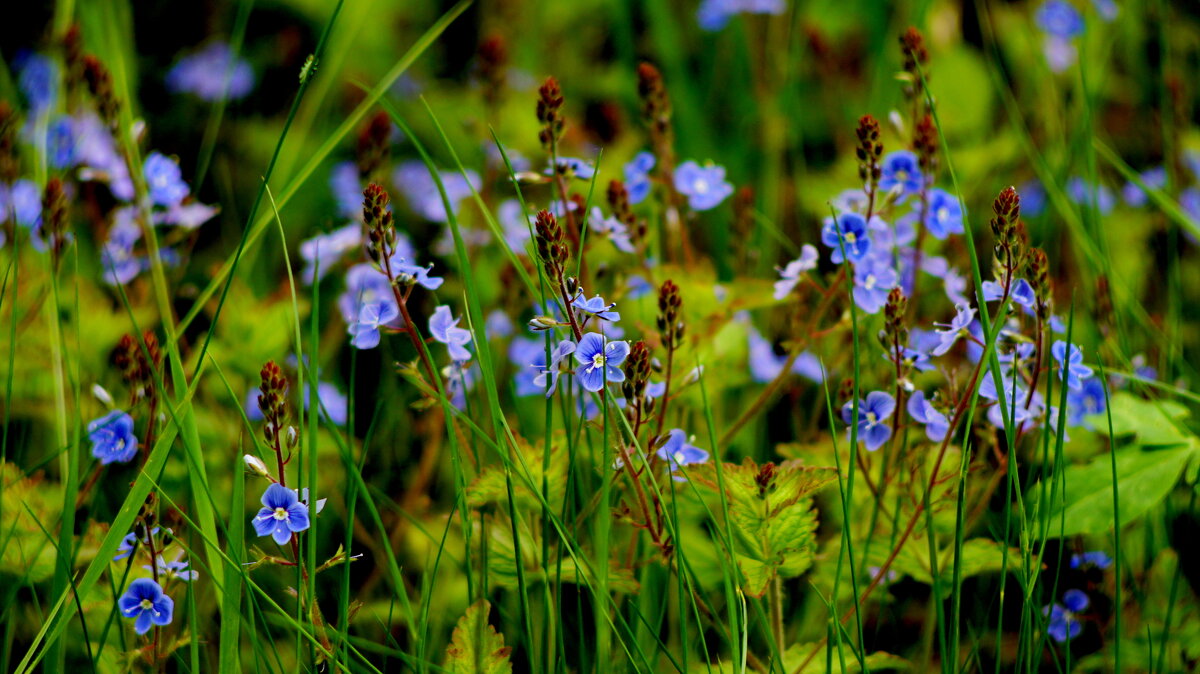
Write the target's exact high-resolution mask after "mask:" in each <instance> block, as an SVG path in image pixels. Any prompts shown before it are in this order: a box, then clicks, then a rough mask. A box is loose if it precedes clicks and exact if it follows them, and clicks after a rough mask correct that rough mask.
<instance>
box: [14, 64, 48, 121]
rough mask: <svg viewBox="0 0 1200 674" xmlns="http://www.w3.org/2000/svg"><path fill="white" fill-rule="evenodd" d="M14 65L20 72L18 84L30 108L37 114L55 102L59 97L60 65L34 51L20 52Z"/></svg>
mask: <svg viewBox="0 0 1200 674" xmlns="http://www.w3.org/2000/svg"><path fill="white" fill-rule="evenodd" d="M14 65H15V66H16V69H17V71H18V72H19V73H20V74H19V75H18V76H17V85H18V86H20V88H21V93H22V94H24V95H25V100H26V102H28V103H29V109H30V110H31V111H32V112H33V113H34V114H35V115H36V114H40V113H41V112H42V111H43V110H46V109H47V108H49V107H50V106H51V105H53V104H54V99H56V98H57V97H58V66H57V65H55V63H54V61H52V60H50V59H49V58H47V57H45V56H42V55H41V54H37V53H34V52H25V53H23V54H19V55H18V56H17V58H16V60H15V63H14Z"/></svg>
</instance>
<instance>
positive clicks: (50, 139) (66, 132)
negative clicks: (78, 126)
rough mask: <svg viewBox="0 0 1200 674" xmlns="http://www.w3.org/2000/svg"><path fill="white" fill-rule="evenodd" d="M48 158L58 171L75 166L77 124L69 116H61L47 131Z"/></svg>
mask: <svg viewBox="0 0 1200 674" xmlns="http://www.w3.org/2000/svg"><path fill="white" fill-rule="evenodd" d="M46 158H47V159H48V160H49V161H50V166H52V167H54V168H56V169H65V168H70V167H72V166H74V165H75V163H76V161H77V159H76V156H75V122H74V120H73V119H71V117H70V116H69V115H59V116H58V117H56V118H55V119H54V121H53V122H51V123H50V126H49V127H48V128H47V129H46Z"/></svg>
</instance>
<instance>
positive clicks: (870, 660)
mask: <svg viewBox="0 0 1200 674" xmlns="http://www.w3.org/2000/svg"><path fill="white" fill-rule="evenodd" d="M814 648H820V649H821V650H822V651H824V650H825V647H824V646H820V645H818V644H814V643H802V644H792V645H791V646H788V649H787V651H785V652H784V654H783V670H784V671H785V672H793V673H794V674H804V673H806V672H811V673H815V672H824V671H825V656H824V653H822V654H821V655H819V656H818V657H815V658H813V659H812V661H811V662H809V663H808V665H807V666H806V667H804V668H803V669H797V668H798V667H799V666H800V665H801V663H803V662H804V659H805V658H807V657H808V654H809V653H811V652H812V651H813V649H814ZM834 648H836V647H834ZM864 660H866V664H867V668H868V669H869V670H870V671H872V672H878V671H907V670H908V669H909V668H911V665H910V664H909V662H908V661H907V660H905V659H904V658H902V657H900V656H899V655H892V654H891V653H887V652H885V651H876V652H874V653H872V654H870V655H868V656H867V657H866V658H864ZM861 671H862V667H861V665H859V662H858V658H854V657H850V651H849V647H847V650H846V669H845V671H844V673H843V670H842V665H841V662H840V661H839V659H838V658H837V657H836V655H835V656H834V658H833V668H832V669H830V670H828V672H826V674H857V672H861Z"/></svg>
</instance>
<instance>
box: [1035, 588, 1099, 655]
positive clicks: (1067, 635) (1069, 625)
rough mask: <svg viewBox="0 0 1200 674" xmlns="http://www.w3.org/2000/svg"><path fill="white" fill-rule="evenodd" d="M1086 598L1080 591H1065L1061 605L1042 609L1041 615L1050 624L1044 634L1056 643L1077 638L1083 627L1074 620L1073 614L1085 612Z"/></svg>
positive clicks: (1057, 604) (1056, 604)
mask: <svg viewBox="0 0 1200 674" xmlns="http://www.w3.org/2000/svg"><path fill="white" fill-rule="evenodd" d="M1088 603H1089V602H1088V597H1087V595H1086V594H1084V593H1083V592H1082V591H1080V590H1067V591H1066V592H1064V593H1063V603H1061V604H1059V603H1057V602H1056V603H1055V604H1054V605H1052V606H1045V607H1043V608H1042V615H1048V616H1049V617H1050V622H1049V624H1048V625H1047V626H1046V633H1047V634H1049V635H1050V636H1051V637H1052V638H1053V639H1054V640H1055V641H1057V642H1058V643H1060V644H1061V643H1065V642H1067V641H1070V640H1071V639H1074V638H1075V637H1077V636H1079V633H1080V632H1081V631H1083V625H1081V624H1080V623H1079V621H1078V620H1076V618H1075V614H1076V613H1079V612H1080V611H1083V610H1086V609H1087V607H1088Z"/></svg>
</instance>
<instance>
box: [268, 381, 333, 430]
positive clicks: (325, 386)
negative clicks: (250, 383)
mask: <svg viewBox="0 0 1200 674" xmlns="http://www.w3.org/2000/svg"><path fill="white" fill-rule="evenodd" d="M311 397H312V396H311V394H310V393H309V387H308V386H305V387H304V409H306V410H307V409H309V400H310V398H311ZM317 401H318V403H319V404H320V407H321V409H320V410H319V411H320V413H321V416H323V417H326V418H327V419H328V420H329V421H332V422H333V423H334V424H336V425H338V426H341V425H342V424H344V423H346V419H347V411H348V410H347V405H348V402H349V401H348V400H347V398H346V394H344V393H342V392H341V391H339V390H338V388H337V387H336V386H334V385H333V384H330V383H329V382H325V381H322V382H317ZM255 407H257V405H255ZM259 413H260V414H261V412H259Z"/></svg>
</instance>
